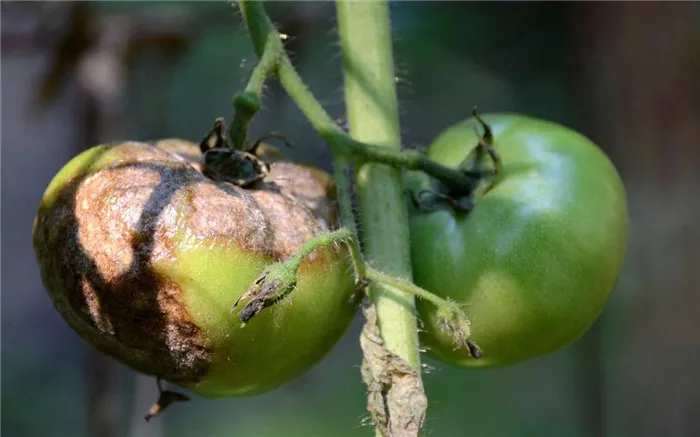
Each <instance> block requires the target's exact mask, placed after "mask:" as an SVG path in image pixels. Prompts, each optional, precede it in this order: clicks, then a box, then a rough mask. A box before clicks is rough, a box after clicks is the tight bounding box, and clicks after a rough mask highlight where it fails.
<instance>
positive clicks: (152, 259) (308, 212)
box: [34, 140, 357, 396]
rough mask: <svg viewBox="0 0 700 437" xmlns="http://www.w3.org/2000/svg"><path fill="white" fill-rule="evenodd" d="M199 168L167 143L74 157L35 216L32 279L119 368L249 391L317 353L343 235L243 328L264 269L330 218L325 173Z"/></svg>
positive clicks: (323, 346)
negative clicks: (215, 175)
mask: <svg viewBox="0 0 700 437" xmlns="http://www.w3.org/2000/svg"><path fill="white" fill-rule="evenodd" d="M251 159H252V158H251ZM202 165H203V161H202V159H201V154H200V153H199V149H198V148H197V146H196V145H195V144H193V143H189V142H184V141H178V140H169V141H162V142H159V143H158V144H157V145H150V144H145V143H136V142H127V143H121V144H115V145H106V146H98V147H94V148H92V149H89V150H87V151H85V152H84V153H82V154H80V155H79V156H77V157H75V158H74V159H73V160H71V161H70V162H69V163H68V164H66V165H65V167H64V168H63V169H62V170H61V171H60V172H59V173H58V174H57V175H56V176H55V178H54V179H53V181H52V182H51V183H50V185H49V187H48V188H47V190H46V193H45V195H44V197H43V200H42V202H41V205H40V208H39V212H38V215H37V218H36V220H35V224H34V248H35V251H36V253H37V259H38V262H39V265H40V268H41V275H42V280H43V282H44V284H45V286H46V288H47V290H48V292H49V295H50V296H51V298H52V300H53V303H54V305H55V306H56V308H57V309H58V311H59V312H60V314H61V315H62V316H63V318H64V319H65V320H66V321H67V322H68V323H69V324H70V326H71V327H72V328H73V329H74V330H75V331H77V332H78V333H79V334H80V335H81V336H82V337H83V338H84V339H85V340H87V341H88V342H89V343H91V344H92V345H93V346H95V347H97V348H98V349H99V350H101V351H103V352H105V353H106V354H108V355H111V356H113V357H114V358H116V359H118V360H119V361H121V362H123V363H125V364H127V365H128V366H130V367H132V368H134V369H136V370H138V371H141V372H143V373H146V374H150V375H156V376H158V377H161V378H163V379H164V380H167V381H170V382H173V383H176V384H178V385H181V386H184V387H187V388H189V389H192V390H193V391H194V392H196V393H199V394H201V395H204V396H223V395H243V394H253V393H260V392H263V391H266V390H270V389H272V388H275V387H277V386H279V385H281V384H283V383H285V382H287V381H289V380H290V379H292V378H294V377H295V376H297V375H299V374H301V373H302V372H304V371H306V370H308V369H309V368H310V367H311V366H312V365H313V364H314V363H316V362H317V361H319V360H320V359H321V358H322V357H323V356H324V355H325V354H326V353H327V352H328V351H329V350H330V348H331V347H332V346H333V345H334V344H335V343H336V341H337V340H338V339H339V337H340V336H341V335H342V334H343V333H344V332H345V330H346V328H347V327H348V325H349V324H350V322H351V320H352V318H353V315H354V314H355V312H356V309H357V300H356V299H354V297H355V293H356V291H355V290H356V287H355V283H354V278H353V276H352V272H351V268H350V267H349V261H348V259H347V253H346V250H345V246H333V247H325V248H319V249H317V250H316V251H315V252H313V253H312V254H311V255H309V256H308V257H306V259H305V260H304V261H303V263H302V264H301V265H300V268H299V270H298V275H297V277H298V282H297V286H296V289H295V290H294V293H293V294H291V295H290V296H289V297H288V301H284V300H283V301H281V302H279V304H277V305H274V306H272V307H270V308H269V309H266V310H265V311H263V312H262V313H260V314H259V315H258V316H257V317H256V318H255V319H253V320H250V321H249V323H248V324H247V325H246V326H242V323H241V321H240V320H239V319H238V317H237V316H236V314H232V313H231V308H232V304H233V303H234V302H235V301H236V300H237V299H238V298H239V297H240V296H241V295H242V294H243V293H244V292H245V291H246V290H247V289H248V288H249V287H250V285H251V283H253V281H254V280H255V279H256V277H258V275H260V273H261V272H262V271H263V269H265V268H266V266H269V265H271V264H272V263H275V262H279V261H282V260H285V259H287V258H289V257H290V256H292V255H293V254H294V253H295V251H296V250H297V249H298V248H299V247H300V246H301V245H302V244H303V243H305V242H306V241H308V240H309V239H311V238H312V237H314V236H315V235H316V234H318V233H319V232H321V231H322V230H323V228H324V226H323V224H322V223H321V222H320V221H319V220H323V221H324V222H326V223H330V222H332V221H333V217H332V214H331V211H330V210H329V209H328V208H327V207H325V208H324V207H321V206H323V205H326V197H327V196H328V195H329V193H332V192H334V186H333V182H332V179H331V178H330V176H328V175H326V174H325V173H323V172H321V171H320V170H317V169H310V168H309V167H305V166H299V165H296V164H291V163H273V164H272V165H271V166H270V168H269V172H268V173H267V174H266V175H265V178H264V180H263V181H258V182H257V183H256V184H255V185H254V186H253V187H251V188H249V189H244V188H241V187H239V186H236V185H233V184H231V183H228V182H217V181H214V180H211V179H210V178H208V177H206V176H204V175H203V174H202V171H201V170H202ZM319 205H321V206H319ZM314 214H316V217H314Z"/></svg>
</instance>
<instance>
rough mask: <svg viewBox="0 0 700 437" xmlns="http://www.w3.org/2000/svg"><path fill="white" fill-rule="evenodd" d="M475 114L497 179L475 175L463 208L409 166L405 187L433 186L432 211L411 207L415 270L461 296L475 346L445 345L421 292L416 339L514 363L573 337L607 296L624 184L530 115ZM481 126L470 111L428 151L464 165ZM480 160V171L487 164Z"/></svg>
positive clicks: (442, 350) (452, 358)
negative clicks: (487, 132) (488, 133)
mask: <svg viewBox="0 0 700 437" xmlns="http://www.w3.org/2000/svg"><path fill="white" fill-rule="evenodd" d="M483 119H484V120H485V121H486V123H488V125H490V128H491V130H492V133H493V139H492V146H493V150H495V151H496V153H497V154H498V155H499V156H500V166H501V168H500V172H499V174H498V175H497V176H496V177H495V180H492V181H490V182H488V183H486V184H484V183H481V184H475V185H478V188H477V189H475V191H474V193H473V195H472V198H471V199H468V200H469V201H468V202H466V203H467V204H471V205H472V206H471V207H470V210H469V211H468V212H460V211H458V210H455V208H454V207H453V205H451V204H450V203H449V202H445V201H443V200H444V199H446V198H447V196H446V195H444V193H445V192H446V191H445V190H444V188H442V187H441V186H439V184H437V185H434V184H432V183H431V182H430V181H429V179H427V177H425V176H424V175H417V174H415V175H411V177H410V185H411V186H412V188H413V189H416V190H423V189H430V190H435V191H437V192H438V197H434V198H433V200H434V205H433V208H432V209H433V210H432V211H418V210H415V209H414V210H413V212H412V214H411V220H410V228H411V253H412V263H413V272H414V281H415V283H416V284H417V285H419V286H421V287H423V288H425V289H427V290H429V291H431V292H433V293H435V294H437V295H439V296H442V297H447V298H451V299H453V300H455V301H457V302H458V303H460V304H463V305H464V310H465V312H466V314H467V316H468V317H469V319H470V322H471V333H472V337H473V338H474V340H475V341H476V343H478V345H479V346H480V347H481V348H482V350H483V357H482V358H481V359H479V360H475V359H474V358H472V357H471V356H470V355H469V353H468V351H465V350H462V349H460V350H455V349H454V347H453V341H452V337H451V336H450V334H449V333H448V332H445V331H443V330H442V329H441V323H440V321H439V320H438V318H437V315H436V311H435V307H434V306H432V305H431V304H430V303H426V302H419V303H418V307H419V313H420V315H421V317H422V319H423V322H424V323H425V331H424V332H423V333H422V334H421V339H422V342H423V343H424V344H425V345H426V346H428V348H429V353H430V354H431V355H432V356H434V357H437V358H439V359H441V360H443V361H446V362H448V363H452V364H455V365H458V366H465V367H492V366H498V365H505V364H510V363H515V362H519V361H521V360H524V359H527V358H530V357H534V356H537V355H541V354H544V353H547V352H550V351H553V350H555V349H558V348H561V347H563V346H565V345H567V344H569V343H571V342H572V341H574V340H575V339H577V338H578V337H580V336H581V335H582V334H583V333H584V332H585V331H586V330H587V329H588V328H589V327H590V325H591V324H592V323H593V322H594V320H595V319H596V318H597V316H598V315H599V314H600V312H601V310H602V309H603V306H604V305H605V303H606V301H607V300H608V297H609V295H610V293H611V291H612V289H613V287H614V284H615V281H616V278H617V276H618V274H619V271H620V267H621V263H622V261H623V257H624V254H625V250H626V245H627V227H628V219H627V206H626V199H625V191H624V187H623V185H622V183H621V181H620V177H619V176H618V174H617V171H616V170H615V168H614V167H613V165H612V164H611V162H610V161H609V160H608V158H607V157H606V156H605V155H604V154H603V152H602V151H601V150H600V149H599V148H598V147H597V146H596V145H595V144H593V143H592V142H591V141H589V140H588V139H586V138H585V137H583V136H582V135H580V134H578V133H576V132H574V131H572V130H570V129H567V128H565V127H563V126H560V125H557V124H554V123H551V122H547V121H542V120H538V119H534V118H529V117H525V116H520V115H509V114H491V115H486V116H484V117H483ZM479 127H480V125H479V123H478V122H477V121H476V120H475V119H470V120H467V121H464V122H461V123H458V124H456V125H455V126H452V127H450V128H449V129H447V130H446V131H445V132H443V133H442V134H441V135H439V136H438V137H437V138H436V139H435V141H434V142H433V143H432V144H431V145H430V147H429V148H428V150H427V155H428V156H429V157H430V158H431V159H433V160H435V161H437V162H438V163H441V164H444V165H446V166H450V167H454V168H459V167H462V168H465V165H467V164H470V165H471V166H472V167H473V166H474V163H475V160H476V154H475V151H476V150H477V144H479V136H478V135H477V132H476V131H475V129H476V128H479ZM482 141H483V140H482ZM482 162H483V164H482V165H481V167H480V168H481V174H482V177H484V176H483V175H486V174H492V173H493V170H494V166H493V165H491V164H489V160H488V159H487V160H484V161H482ZM473 168H476V167H473ZM489 186H490V189H489ZM441 190H442V193H443V195H440V191H441ZM462 200H464V199H462ZM460 203H462V204H464V203H465V202H460ZM435 205H437V206H435Z"/></svg>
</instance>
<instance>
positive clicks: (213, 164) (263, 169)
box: [199, 118, 292, 188]
mask: <svg viewBox="0 0 700 437" xmlns="http://www.w3.org/2000/svg"><path fill="white" fill-rule="evenodd" d="M225 126H226V125H225V122H224V119H223V118H217V119H216V120H215V121H214V127H213V128H212V130H210V131H209V132H208V133H207V135H206V136H205V137H204V138H203V139H202V141H201V142H200V143H199V149H200V150H201V152H202V154H203V155H204V167H203V171H202V172H203V173H204V175H205V176H207V177H208V178H210V179H212V180H214V181H218V182H228V183H231V184H233V185H236V186H238V187H241V188H247V187H250V186H252V185H254V184H255V183H256V182H259V181H262V180H263V179H265V177H266V176H267V175H268V174H269V173H270V164H269V163H267V162H266V161H265V159H263V158H261V156H260V155H261V154H264V155H265V156H272V157H274V156H276V155H277V154H276V153H275V152H274V151H273V149H274V148H272V147H271V146H268V145H266V144H264V143H263V141H264V140H266V139H268V138H277V139H281V140H283V141H284V143H285V144H286V145H287V146H288V147H292V144H291V143H290V142H289V141H287V139H286V138H284V136H283V135H281V134H279V133H277V132H271V133H269V134H268V135H265V136H264V137H262V138H260V139H258V140H257V141H255V142H253V143H252V144H251V145H250V147H248V148H247V150H238V149H236V148H234V147H233V145H232V142H231V139H230V136H229V135H228V133H227V132H226V127H225Z"/></svg>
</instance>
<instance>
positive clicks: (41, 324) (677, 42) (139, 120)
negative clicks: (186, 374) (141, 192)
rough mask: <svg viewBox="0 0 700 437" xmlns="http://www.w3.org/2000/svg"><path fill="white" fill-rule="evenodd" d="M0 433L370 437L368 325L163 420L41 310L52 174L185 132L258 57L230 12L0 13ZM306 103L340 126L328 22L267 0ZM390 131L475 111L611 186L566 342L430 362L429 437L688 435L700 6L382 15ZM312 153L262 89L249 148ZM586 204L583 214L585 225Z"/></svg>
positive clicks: (147, 386) (698, 420) (698, 395)
mask: <svg viewBox="0 0 700 437" xmlns="http://www.w3.org/2000/svg"><path fill="white" fill-rule="evenodd" d="M1 7H2V23H1V24H2V83H1V85H2V161H1V162H2V225H3V232H2V435H3V436H5V437H24V436H51V437H80V436H100V437H102V436H104V437H112V436H114V437H116V436H119V437H122V436H124V437H127V436H128V437H146V436H151V437H161V436H167V437H171V436H172V437H179V436H192V435H205V436H212V437H218V436H222V437H223V436H236V437H246V436H259V437H267V436H289V437H295V436H326V435H333V436H370V435H373V432H372V428H371V427H370V426H369V420H368V415H367V413H366V411H365V392H364V387H363V385H362V383H361V381H360V372H359V365H360V362H361V355H360V350H359V344H358V334H359V329H360V325H361V320H360V319H359V318H358V320H357V323H355V325H354V326H353V327H352V329H351V330H350V331H349V332H348V334H347V335H346V336H345V337H344V339H343V340H342V341H341V342H340V343H339V344H338V345H337V347H336V348H335V349H334V350H333V351H332V353H331V354H330V355H329V356H328V357H327V358H326V359H325V360H324V361H323V362H322V363H321V364H319V365H318V366H316V367H315V368H314V369H313V370H312V371H310V372H309V373H307V374H306V375H304V376H303V377H301V378H299V379H298V380H295V381H293V382H291V383H289V384H288V385H286V386H284V387H283V388H281V389H279V390H277V391H275V392H272V393H269V394H266V395H262V396H258V397H251V398H239V399H224V400H216V401H213V400H203V399H198V398H195V399H193V400H192V401H191V402H190V403H188V404H186V405H176V406H174V407H172V409H171V410H168V411H167V412H166V413H165V414H164V415H163V416H161V417H159V418H157V419H155V420H154V421H152V422H151V423H146V422H145V421H144V420H143V415H144V413H145V412H146V411H147V409H148V407H149V406H150V404H151V403H152V402H154V401H155V397H156V390H155V382H154V381H153V380H152V379H150V378H146V377H143V376H138V375H135V374H134V373H133V372H131V371H130V370H129V369H126V368H124V367H123V366H120V365H118V364H115V363H113V362H111V361H108V360H105V359H103V358H102V357H101V356H99V355H98V354H96V353H95V352H93V351H92V350H91V349H89V348H87V347H86V346H85V345H84V343H83V342H82V341H81V340H80V339H79V338H78V337H77V335H76V334H74V333H73V332H72V331H71V330H70V329H69V328H68V327H67V325H66V324H65V323H64V322H63V321H62V320H61V319H60V317H59V316H58V314H57V313H56V312H55V311H54V310H53V308H52V306H51V303H50V301H49V299H48V297H47V295H46V293H45V291H44V290H43V288H42V285H41V283H40V280H39V275H38V270H37V267H36V264H35V261H34V255H33V252H32V249H31V223H32V219H33V216H34V213H35V210H36V207H37V205H38V203H39V199H40V198H41V195H42V193H43V190H44V188H45V187H46V185H47V184H48V182H49V180H50V179H51V177H52V176H53V175H54V174H55V172H56V171H57V170H58V169H59V168H60V167H61V166H62V165H63V164H64V163H65V162H66V161H67V160H68V159H69V158H70V157H71V156H73V155H74V154H76V153H77V152H78V151H80V150H82V149H83V148H85V147H86V146H88V145H92V144H95V143H96V142H100V141H107V140H113V139H139V140H149V139H154V138H163V137H182V138H187V139H191V140H195V141H197V140H199V139H200V138H201V137H202V135H203V134H204V133H205V132H206V131H207V130H208V129H209V128H210V126H211V124H212V121H213V119H214V118H215V117H218V116H225V117H226V118H227V119H229V120H230V117H231V111H232V110H231V98H232V96H233V94H234V93H235V92H236V91H237V90H240V89H241V88H242V86H243V84H244V83H245V81H246V79H247V74H248V73H249V71H250V69H251V68H252V66H253V65H254V63H255V56H254V55H253V53H252V50H251V46H250V42H249V41H248V39H247V37H246V34H245V31H244V29H243V27H242V23H241V18H240V15H239V14H238V12H237V11H236V9H235V8H233V7H232V6H230V5H229V4H227V3H225V2H97V3H96V2H77V3H71V2H45V3H44V2H3V3H2V6H1ZM267 7H268V11H269V12H270V14H271V16H272V18H273V20H274V21H275V22H276V23H277V24H278V25H279V26H280V28H281V30H282V31H283V32H284V33H286V34H288V35H289V37H290V38H289V39H288V41H287V46H288V49H289V50H290V51H291V52H292V53H293V61H294V63H295V64H296V65H297V67H298V68H299V70H300V72H301V74H302V76H303V77H304V79H305V80H306V81H307V83H308V84H309V86H310V87H311V89H312V90H313V92H314V93H315V94H316V96H317V97H318V98H319V99H320V101H321V102H322V103H323V104H324V105H325V107H326V108H327V109H328V110H329V111H330V112H331V114H332V115H333V116H335V117H337V118H338V120H339V122H340V123H343V109H344V103H343V89H342V76H341V66H340V52H339V46H338V43H337V35H336V26H335V16H334V13H335V11H334V6H333V4H332V3H330V2H271V3H268V4H267ZM391 11H392V27H393V31H394V39H395V58H396V72H397V83H398V90H399V97H400V106H401V107H400V110H401V123H402V124H401V126H402V133H403V141H404V144H405V145H406V146H415V145H425V144H427V143H429V142H430V140H431V138H433V137H434V136H435V135H437V134H438V133H439V132H440V131H441V130H442V129H444V128H446V127H447V126H449V125H450V124H452V123H454V122H456V121H459V120H461V119H464V118H466V117H468V115H469V113H470V111H471V108H472V107H473V106H474V105H478V106H479V108H480V110H481V111H482V112H488V111H517V112H523V113H528V114H531V115H534V116H538V117H542V118H547V119H550V120H553V121H556V122H560V123H563V124H566V125H569V126H571V127H573V128H575V129H577V130H580V131H582V132H583V133H585V134H586V135H587V136H589V137H591V138H592V139H593V140H594V141H596V142H597V143H598V144H599V145H600V146H601V147H602V148H603V149H604V150H605V151H606V153H607V154H608V155H609V156H610V157H611V159H612V160H613V162H614V163H615V164H616V166H617V167H618V169H619V171H620V173H621V174H622V176H623V179H624V180H625V184H626V186H627V189H628V195H629V204H630V214H631V221H632V222H631V241H630V246H629V252H628V256H627V260H626V262H625V265H624V269H623V273H622V275H621V277H620V279H619V282H618V287H617V290H616V291H615V293H614V295H613V298H612V300H611V302H610V304H609V306H608V308H607V309H606V311H605V312H604V314H603V316H602V317H601V319H600V320H599V321H598V322H597V323H596V325H595V326H594V327H593V328H592V329H591V331H590V332H589V333H588V334H586V336H585V337H584V338H582V339H581V340H580V341H578V342H577V343H575V344H574V345H572V346H570V347H568V348H566V349H564V350H561V351H559V352H557V353H554V354H552V355H549V356H547V357H543V358H540V359H536V360H532V361H529V362H526V363H523V364H520V365H517V366H513V367H509V368H504V369H499V370H489V371H483V370H482V371H463V370H457V369H453V368H450V367H449V366H447V365H444V364H442V363H438V362H435V361H432V360H430V359H428V358H424V363H425V364H424V367H425V369H424V370H425V374H424V380H425V386H426V389H427V391H428V396H429V400H430V406H429V410H428V417H427V422H426V425H425V435H428V436H436V437H443V436H444V437H453V436H454V437H457V436H469V437H473V436H496V437H500V436H581V437H589V436H620V437H622V436H635V437H637V436H698V435H700V328H698V320H699V319H700V281H699V279H700V269H699V268H698V267H700V261H699V259H700V229H699V228H698V226H697V223H698V222H700V196H698V190H699V189H700V80H698V79H699V78H700V3H693V2H682V3H680V2H679V3H670V2H669V3H664V2H659V3H651V2H650V3H646V2H644V3H617V2H581V3H549V2H547V3H520V2H469V3H467V2H437V1H431V2H395V3H391ZM269 131H280V132H283V133H284V134H285V135H286V136H287V137H288V138H290V139H291V140H292V141H294V142H295V144H296V147H295V148H294V149H291V150H288V151H286V152H288V154H289V155H290V156H292V157H293V158H295V159H298V160H302V161H305V162H310V163H314V164H316V165H319V166H322V167H325V168H327V169H328V168H329V166H330V160H329V154H328V151H327V150H326V148H325V145H324V144H323V143H322V141H321V140H320V138H319V137H318V136H317V135H316V134H315V133H314V131H313V130H312V129H311V127H310V126H309V125H308V123H307V122H306V121H305V120H304V118H303V116H302V115H301V114H300V113H299V111H298V110H297V109H296V107H295V106H294V104H293V102H291V101H290V100H289V99H288V98H287V97H286V96H285V95H284V93H283V92H282V91H281V89H280V88H279V87H278V86H277V85H276V84H275V83H273V82H270V83H269V85H268V87H267V88H266V92H265V100H264V109H263V111H262V112H261V113H260V114H259V116H258V117H256V119H255V121H254V123H253V127H252V132H251V134H252V136H253V137H255V136H261V135H263V134H265V133H267V132H269ZM595 213H596V212H595V211H591V214H595Z"/></svg>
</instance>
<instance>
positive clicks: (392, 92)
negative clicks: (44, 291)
mask: <svg viewBox="0 0 700 437" xmlns="http://www.w3.org/2000/svg"><path fill="white" fill-rule="evenodd" d="M337 9H338V30H339V33H340V40H341V47H342V49H343V68H344V73H345V101H346V107H347V114H348V122H349V124H350V134H351V136H352V137H353V138H354V139H355V140H357V141H361V142H367V143H371V144H377V145H380V146H381V147H384V148H386V150H394V151H397V152H398V151H399V150H400V148H401V140H400V135H399V121H398V111H397V99H396V87H395V83H394V66H393V55H392V47H391V31H390V25H389V8H388V4H387V2H385V1H371V2H351V1H339V2H338V3H337ZM357 188H358V194H359V201H360V217H361V222H362V224H363V242H364V245H365V246H364V247H365V253H366V255H367V258H368V259H369V260H370V261H371V263H372V265H373V266H374V267H376V268H378V269H381V270H382V271H385V272H387V273H389V274H391V275H394V276H400V277H404V278H411V275H412V274H411V264H410V252H409V250H410V249H409V235H408V218H407V213H406V207H405V202H404V198H403V182H402V176H401V171H400V170H399V169H397V168H393V167H388V166H385V165H381V164H375V163H363V164H361V165H360V167H359V169H358V172H357ZM393 294H394V293H390V292H389V293H388V292H387V290H386V289H385V288H384V287H382V286H381V285H379V284H373V285H372V287H371V291H370V297H371V298H372V300H373V301H374V304H375V307H376V311H377V324H378V327H379V330H380V333H381V335H382V339H383V340H384V342H385V345H386V347H387V348H388V349H389V350H390V351H391V352H393V353H394V354H396V355H398V356H399V357H401V358H403V359H404V360H405V361H406V362H407V363H408V365H409V366H410V367H412V368H413V369H416V370H418V369H419V368H420V353H419V348H418V327H417V322H416V315H415V303H414V299H413V296H410V295H405V293H402V292H401V294H404V295H403V296H400V299H396V296H395V295H393Z"/></svg>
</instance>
